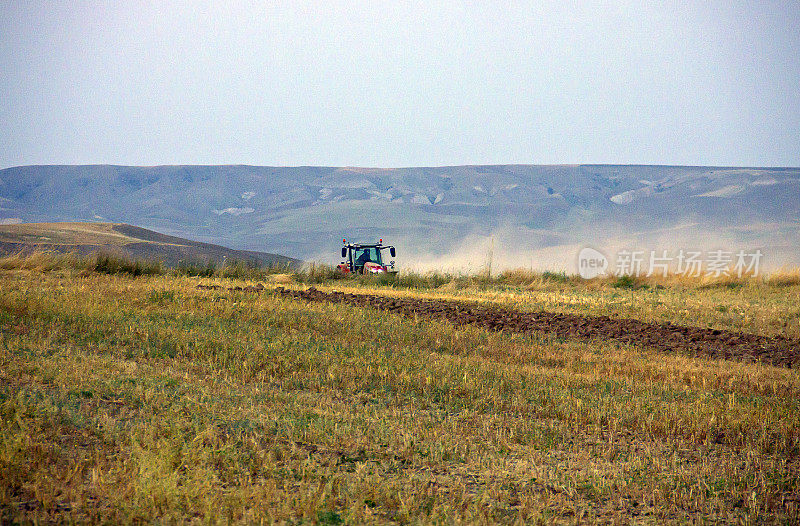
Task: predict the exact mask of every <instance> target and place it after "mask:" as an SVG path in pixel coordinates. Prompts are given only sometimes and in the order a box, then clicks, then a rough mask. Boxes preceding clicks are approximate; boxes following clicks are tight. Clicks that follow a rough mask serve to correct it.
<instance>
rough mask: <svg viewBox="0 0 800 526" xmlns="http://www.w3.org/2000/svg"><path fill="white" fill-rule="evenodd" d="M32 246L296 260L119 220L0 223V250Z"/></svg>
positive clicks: (173, 257) (168, 259) (169, 258)
mask: <svg viewBox="0 0 800 526" xmlns="http://www.w3.org/2000/svg"><path fill="white" fill-rule="evenodd" d="M36 249H44V250H52V251H56V252H76V253H78V254H82V255H85V254H91V253H95V252H110V253H115V254H119V255H122V256H126V257H129V258H134V259H149V260H159V261H162V262H164V263H165V264H167V265H170V266H175V265H177V264H178V263H179V262H181V261H183V262H207V261H213V262H215V263H221V262H223V261H225V260H228V261H233V260H236V261H246V262H249V263H253V264H257V265H261V266H271V265H296V264H298V263H300V261H299V260H296V259H293V258H288V257H285V256H280V255H278V254H269V253H266V252H254V251H245V250H233V249H230V248H226V247H223V246H219V245H213V244H211V243H202V242H199V241H191V240H189V239H183V238H180V237H175V236H168V235H165V234H160V233H158V232H154V231H152V230H147V229H144V228H140V227H136V226H133V225H127V224H120V223H25V224H7V225H0V254H11V253H16V252H30V251H33V250H36Z"/></svg>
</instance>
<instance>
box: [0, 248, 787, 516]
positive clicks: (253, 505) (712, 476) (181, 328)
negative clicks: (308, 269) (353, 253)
mask: <svg viewBox="0 0 800 526" xmlns="http://www.w3.org/2000/svg"><path fill="white" fill-rule="evenodd" d="M263 277H264V283H265V284H266V285H267V288H268V289H269V288H270V287H271V286H273V285H274V284H276V283H280V284H282V285H283V286H298V287H300V286H302V285H300V284H296V283H295V280H309V275H308V274H306V275H302V276H301V275H296V276H289V275H277V276H269V275H265V276H263ZM312 277H313V276H312ZM315 281H322V283H321V284H317V285H316V286H317V287H318V288H320V289H324V290H345V291H346V290H350V291H356V292H367V291H369V292H372V293H379V294H396V295H418V296H431V297H444V298H447V297H452V298H458V299H462V300H474V301H481V302H495V303H499V304H502V305H505V306H507V307H511V308H515V309H520V310H526V309H529V310H536V309H546V310H550V311H560V312H578V313H592V314H607V315H614V316H625V317H637V318H640V319H647V320H665V321H673V322H675V323H685V324H692V325H700V326H711V327H717V328H727V329H735V330H744V331H748V332H756V333H760V334H764V335H777V334H782V335H788V336H793V337H796V336H798V334H800V306H798V302H797V298H798V294H800V285H799V284H797V283H796V282H795V281H793V280H792V279H787V280H783V281H781V282H780V283H779V282H777V281H776V282H774V283H769V282H765V281H764V280H742V281H741V282H737V283H734V284H731V283H717V284H708V283H705V284H704V283H698V284H694V285H687V284H681V283H678V282H665V283H662V284H658V283H650V284H646V285H647V286H646V287H642V286H640V287H628V286H625V287H619V286H615V284H614V283H613V282H611V281H609V282H590V283H582V282H580V281H577V280H569V279H566V280H562V279H559V278H557V277H556V278H553V279H542V278H541V277H540V278H539V279H538V280H533V281H531V280H528V281H525V280H517V281H516V282H514V280H512V279H507V280H506V281H505V282H503V281H502V280H499V281H498V280H495V281H493V282H490V283H486V282H480V281H479V280H478V281H474V282H466V281H461V282H459V281H445V282H444V283H440V284H438V285H437V286H428V285H430V283H428V284H427V285H426V286H425V287H422V288H420V287H415V286H414V284H413V283H412V282H409V283H405V284H402V283H401V284H395V286H393V287H387V286H380V285H378V284H376V283H373V282H370V281H368V280H361V281H357V280H356V281H350V280H337V281H326V280H322V279H315ZM198 283H207V284H208V283H217V284H220V285H223V286H224V287H232V286H236V285H245V284H248V283H250V284H252V283H254V282H252V281H251V282H245V281H239V280H235V279H230V278H221V277H210V278H208V277H206V278H199V277H189V276H181V275H152V276H140V277H136V278H134V277H131V276H129V275H127V274H124V273H122V274H113V275H110V274H104V273H99V272H96V271H87V270H86V269H77V268H73V267H71V266H70V265H68V264H52V265H49V266H48V265H27V268H26V265H21V264H19V262H18V261H17V263H14V264H6V265H3V264H2V262H1V261H0V386H1V387H0V418H1V419H2V421H1V423H0V508H1V509H2V520H3V521H8V520H16V521H22V520H30V521H38V522H45V521H50V520H60V521H71V520H76V521H109V522H132V521H148V522H150V521H163V522H170V523H171V522H231V521H233V522H246V523H253V522H262V521H263V522H283V523H291V524H299V523H306V524H313V523H320V524H339V523H388V522H398V523H414V524H417V523H422V524H427V523H445V524H450V523H520V522H525V523H536V522H541V523H552V522H556V523H561V522H563V523H576V522H609V523H612V522H622V523H664V522H676V523H683V522H692V521H697V522H733V523H737V522H738V523H744V524H748V523H778V524H785V523H796V522H798V521H800V500H799V498H798V495H800V478H799V477H800V407H799V406H800V375H799V374H798V373H797V372H796V371H795V370H791V369H783V368H774V367H769V366H763V365H758V364H743V363H737V362H726V361H710V360H700V359H691V358H686V357H681V356H665V355H662V354H656V353H654V352H653V351H650V350H649V349H647V348H637V347H633V346H627V345H621V344H616V343H613V342H603V341H593V342H581V341H571V340H559V339H556V338H553V337H551V336H548V335H544V334H543V335H519V334H508V333H492V332H487V331H485V330H482V329H478V328H475V327H469V326H465V327H457V326H454V325H452V324H450V323H448V322H444V321H436V320H427V319H424V318H419V319H413V318H408V317H403V316H400V315H396V314H392V313H385V312H379V311H376V310H372V309H360V308H357V307H353V306H349V305H333V304H325V303H305V302H302V301H298V300H292V299H287V298H284V297H281V296H277V295H274V294H272V293H270V292H269V290H267V291H265V292H263V293H261V294H255V293H246V292H238V291H227V290H225V289H221V290H198V289H197V284H198ZM399 285H403V286H399Z"/></svg>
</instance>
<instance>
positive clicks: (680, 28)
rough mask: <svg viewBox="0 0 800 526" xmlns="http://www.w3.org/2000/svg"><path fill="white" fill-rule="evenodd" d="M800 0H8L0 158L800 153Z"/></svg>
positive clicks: (740, 156)
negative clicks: (416, 0) (676, 0)
mask: <svg viewBox="0 0 800 526" xmlns="http://www.w3.org/2000/svg"><path fill="white" fill-rule="evenodd" d="M799 79H800V2H797V1H786V2H744V1H735V2H731V1H730V0H725V1H722V2H716V1H698V2H694V3H673V2H658V3H645V2H638V1H636V2H610V3H593V2H586V1H580V2H568V1H564V0H558V1H555V2H530V3H525V2H467V3H464V4H458V3H456V2H431V1H426V2H419V3H410V2H382V1H378V2H363V3H362V2H341V3H339V2H330V1H326V2H308V3H302V2H259V3H249V2H239V1H226V2H218V3H210V2H187V3H183V2H138V1H127V2H118V1H116V0H115V1H112V2H102V3H101V2H91V3H87V2H78V1H74V0H71V1H68V2H30V1H23V0H19V1H12V2H7V1H5V0H0V167H8V166H14V165H21V164H61V163H66V164H75V163H81V164H83V163H92V164H94V163H114V164H136V165H153V164H257V165H333V166H341V165H358V166H380V167H395V166H431V165H453V164H501V163H535V164H553V163H645V164H693V165H694V164H701V165H749V166H765V165H769V166H787V165H790V166H800V80H799Z"/></svg>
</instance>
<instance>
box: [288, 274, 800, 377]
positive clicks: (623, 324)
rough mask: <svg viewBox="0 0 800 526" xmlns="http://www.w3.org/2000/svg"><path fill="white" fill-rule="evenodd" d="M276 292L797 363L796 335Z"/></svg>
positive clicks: (490, 325) (698, 353)
mask: <svg viewBox="0 0 800 526" xmlns="http://www.w3.org/2000/svg"><path fill="white" fill-rule="evenodd" d="M276 292H277V293H278V294H282V295H284V296H291V297H294V298H300V299H304V300H309V301H328V302H332V303H349V304H353V305H358V306H361V307H374V308H377V309H381V310H388V311H392V312H398V313H401V314H405V315H412V316H413V315H418V316H426V317H429V318H444V319H447V320H450V321H452V322H453V323H456V324H467V323H469V324H474V325H477V326H480V327H485V328H487V329H491V330H507V331H512V332H523V333H528V332H538V333H548V334H555V335H556V336H558V337H563V338H578V339H583V340H590V339H608V340H616V341H619V342H624V343H631V344H637V345H646V346H648V347H651V348H654V349H657V350H660V351H663V352H667V353H678V354H683V355H687V356H695V357H707V358H722V359H726V360H741V361H748V362H758V361H761V362H763V363H768V364H772V365H776V366H780V367H789V368H791V367H796V366H797V365H798V364H800V340H796V339H791V338H786V337H782V336H776V337H772V338H770V337H766V336H759V335H757V334H745V333H739V332H731V331H725V330H718V329H704V328H699V327H687V326H682V325H673V324H671V323H647V322H643V321H639V320H632V319H616V318H610V317H608V316H583V315H578V314H558V313H552V312H515V311H510V310H505V309H502V308H500V307H489V306H483V305H478V304H471V303H461V302H456V301H448V300H432V299H415V298H390V297H386V296H374V295H369V294H345V293H343V292H330V293H327V292H322V291H319V290H317V289H315V288H313V287H312V288H310V289H307V290H303V291H297V290H286V289H284V288H283V287H278V288H277V289H276Z"/></svg>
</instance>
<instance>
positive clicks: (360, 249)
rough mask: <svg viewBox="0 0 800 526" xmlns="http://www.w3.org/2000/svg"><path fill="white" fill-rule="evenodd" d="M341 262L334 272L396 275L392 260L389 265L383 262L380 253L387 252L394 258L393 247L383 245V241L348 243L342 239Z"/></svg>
mask: <svg viewBox="0 0 800 526" xmlns="http://www.w3.org/2000/svg"><path fill="white" fill-rule="evenodd" d="M342 243H344V246H343V247H342V259H344V261H342V262H341V263H339V265H338V266H337V267H336V270H338V271H339V272H341V273H342V274H397V271H396V270H395V269H394V260H391V261H390V262H389V264H388V265H387V264H385V263H384V262H383V257H382V254H381V252H382V251H383V250H387V249H388V250H389V255H390V256H391V257H395V250H394V247H393V246H390V245H384V244H383V239H381V240H379V241H378V242H377V243H348V242H347V240H346V239H342Z"/></svg>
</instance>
